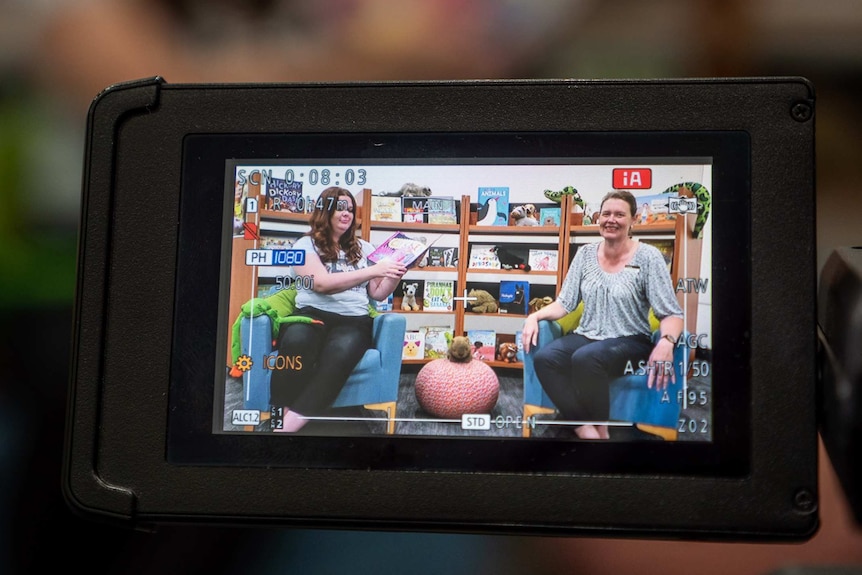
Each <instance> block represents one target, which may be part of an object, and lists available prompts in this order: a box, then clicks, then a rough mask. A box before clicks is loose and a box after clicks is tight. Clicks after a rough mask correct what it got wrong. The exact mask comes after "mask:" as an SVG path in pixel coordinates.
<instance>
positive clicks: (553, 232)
mask: <svg viewBox="0 0 862 575" xmlns="http://www.w3.org/2000/svg"><path fill="white" fill-rule="evenodd" d="M456 227H457V226H456ZM467 232H468V233H471V234H488V235H493V234H515V235H519V236H520V235H525V236H557V235H559V234H560V228H559V227H557V226H477V225H470V226H468V227H467Z"/></svg>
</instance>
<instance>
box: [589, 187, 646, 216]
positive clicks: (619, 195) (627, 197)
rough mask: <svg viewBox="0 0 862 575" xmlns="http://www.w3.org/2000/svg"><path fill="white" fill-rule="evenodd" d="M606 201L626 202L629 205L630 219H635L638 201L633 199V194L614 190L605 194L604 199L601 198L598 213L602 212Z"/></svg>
mask: <svg viewBox="0 0 862 575" xmlns="http://www.w3.org/2000/svg"><path fill="white" fill-rule="evenodd" d="M608 200H622V201H624V202H626V203H627V204H628V205H629V210H630V211H631V213H632V217H635V214H636V213H637V212H638V201H637V200H636V199H635V196H634V194H632V193H631V192H630V191H628V190H614V191H612V192H608V193H607V194H605V197H604V198H602V203H601V204H599V212H601V211H602V207H603V206H604V205H605V202H606V201H608Z"/></svg>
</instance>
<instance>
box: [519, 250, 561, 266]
mask: <svg viewBox="0 0 862 575" xmlns="http://www.w3.org/2000/svg"><path fill="white" fill-rule="evenodd" d="M558 259H559V252H558V251H557V250H540V249H533V250H530V252H529V255H528V260H529V261H528V262H527V263H529V264H530V269H532V271H537V272H555V271H557V260H558Z"/></svg>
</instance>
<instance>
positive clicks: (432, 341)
mask: <svg viewBox="0 0 862 575" xmlns="http://www.w3.org/2000/svg"><path fill="white" fill-rule="evenodd" d="M419 331H420V332H423V334H424V337H425V359H440V358H444V357H446V356H447V355H448V352H449V344H450V343H452V327H451V326H448V325H428V326H423V327H420V328H419Z"/></svg>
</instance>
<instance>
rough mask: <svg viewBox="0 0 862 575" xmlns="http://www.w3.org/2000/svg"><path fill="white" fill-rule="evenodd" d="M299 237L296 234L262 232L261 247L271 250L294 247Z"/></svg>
mask: <svg viewBox="0 0 862 575" xmlns="http://www.w3.org/2000/svg"><path fill="white" fill-rule="evenodd" d="M297 239H299V238H297V237H296V236H279V235H268V234H260V248H261V249H270V250H286V249H289V248H291V247H293V244H294V243H295V242H296V240H297Z"/></svg>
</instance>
